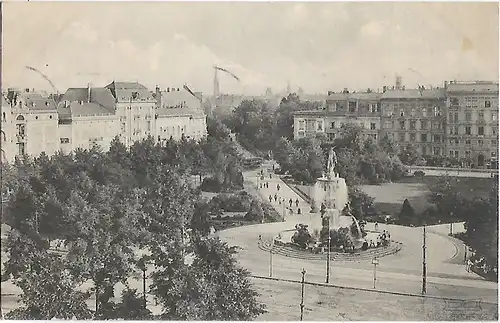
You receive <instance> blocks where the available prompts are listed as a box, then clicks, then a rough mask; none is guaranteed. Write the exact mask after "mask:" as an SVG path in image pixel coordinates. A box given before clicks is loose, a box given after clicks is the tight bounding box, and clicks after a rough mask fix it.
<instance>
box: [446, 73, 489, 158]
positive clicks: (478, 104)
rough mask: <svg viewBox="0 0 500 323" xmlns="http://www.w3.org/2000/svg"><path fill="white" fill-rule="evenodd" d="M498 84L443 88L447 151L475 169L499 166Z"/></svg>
mask: <svg viewBox="0 0 500 323" xmlns="http://www.w3.org/2000/svg"><path fill="white" fill-rule="evenodd" d="M498 94H499V88H498V83H491V82H450V83H448V84H447V86H446V96H447V99H446V107H447V110H448V115H447V117H448V118H447V124H446V133H447V141H446V150H447V153H448V155H449V156H453V157H457V158H465V160H466V162H467V163H469V164H471V165H472V166H477V167H485V166H490V167H494V168H496V167H498Z"/></svg>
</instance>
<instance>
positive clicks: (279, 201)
mask: <svg viewBox="0 0 500 323" xmlns="http://www.w3.org/2000/svg"><path fill="white" fill-rule="evenodd" d="M278 203H279V205H281V197H280V198H279V200H278Z"/></svg>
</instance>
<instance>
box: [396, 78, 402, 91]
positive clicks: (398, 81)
mask: <svg viewBox="0 0 500 323" xmlns="http://www.w3.org/2000/svg"><path fill="white" fill-rule="evenodd" d="M402 87H403V78H402V77H401V76H399V75H396V90H401V88H402Z"/></svg>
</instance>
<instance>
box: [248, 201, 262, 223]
mask: <svg viewBox="0 0 500 323" xmlns="http://www.w3.org/2000/svg"><path fill="white" fill-rule="evenodd" d="M245 220H247V221H264V209H263V208H262V205H261V204H260V202H259V201H257V200H253V201H252V204H251V205H250V210H249V211H248V212H247V213H246V214H245Z"/></svg>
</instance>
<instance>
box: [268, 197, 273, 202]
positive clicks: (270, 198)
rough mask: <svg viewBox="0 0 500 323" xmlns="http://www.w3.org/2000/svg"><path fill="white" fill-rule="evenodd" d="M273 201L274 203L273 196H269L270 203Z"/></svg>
mask: <svg viewBox="0 0 500 323" xmlns="http://www.w3.org/2000/svg"><path fill="white" fill-rule="evenodd" d="M272 201H273V196H272V195H269V203H271V202H272Z"/></svg>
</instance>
